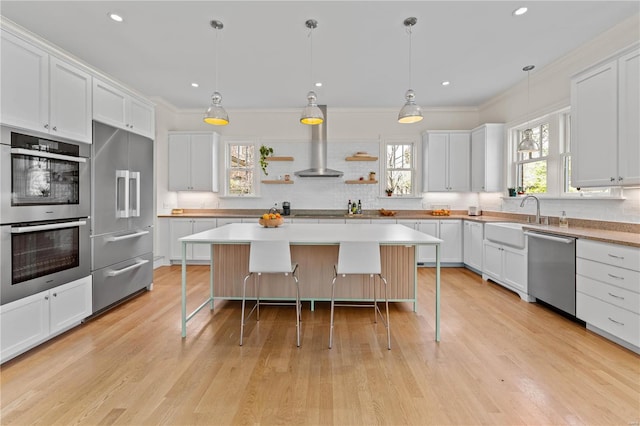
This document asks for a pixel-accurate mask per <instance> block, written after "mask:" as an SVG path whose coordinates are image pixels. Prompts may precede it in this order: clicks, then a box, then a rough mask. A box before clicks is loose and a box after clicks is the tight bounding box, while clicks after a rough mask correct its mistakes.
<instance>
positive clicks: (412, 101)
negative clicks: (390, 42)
mask: <svg viewBox="0 0 640 426" xmlns="http://www.w3.org/2000/svg"><path fill="white" fill-rule="evenodd" d="M417 22H418V19H417V18H414V17H411V18H407V19H405V20H404V26H405V27H407V32H408V33H409V87H411V28H412V27H413V26H414V25H415V24H416V23H417ZM404 97H405V98H406V99H407V102H406V103H405V104H404V106H403V107H402V109H401V110H400V113H399V114H398V123H403V124H410V123H417V122H418V121H420V120H422V118H423V117H422V109H421V108H420V105H417V104H416V95H415V92H414V91H413V89H411V88H410V89H409V90H407V92H406V93H405V95H404Z"/></svg>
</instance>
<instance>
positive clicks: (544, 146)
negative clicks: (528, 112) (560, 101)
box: [540, 123, 549, 157]
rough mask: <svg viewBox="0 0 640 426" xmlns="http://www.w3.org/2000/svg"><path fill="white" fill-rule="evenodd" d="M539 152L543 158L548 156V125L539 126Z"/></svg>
mask: <svg viewBox="0 0 640 426" xmlns="http://www.w3.org/2000/svg"><path fill="white" fill-rule="evenodd" d="M540 150H541V151H542V156H543V157H546V156H548V155H549V123H544V124H542V125H541V126H540Z"/></svg>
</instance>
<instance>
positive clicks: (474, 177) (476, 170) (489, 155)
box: [471, 123, 504, 192]
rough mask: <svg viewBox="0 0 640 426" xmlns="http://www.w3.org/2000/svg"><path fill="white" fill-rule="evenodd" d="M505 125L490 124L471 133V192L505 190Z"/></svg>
mask: <svg viewBox="0 0 640 426" xmlns="http://www.w3.org/2000/svg"><path fill="white" fill-rule="evenodd" d="M503 169H504V124H499V123H490V124H484V125H482V126H480V127H476V128H475V129H473V130H472V131H471V191H473V192H500V191H503V190H504V184H503Z"/></svg>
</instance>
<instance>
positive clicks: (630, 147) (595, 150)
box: [571, 45, 640, 187]
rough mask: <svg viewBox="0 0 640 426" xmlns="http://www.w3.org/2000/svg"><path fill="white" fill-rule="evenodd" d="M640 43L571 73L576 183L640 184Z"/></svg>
mask: <svg viewBox="0 0 640 426" xmlns="http://www.w3.org/2000/svg"><path fill="white" fill-rule="evenodd" d="M639 73H640V49H639V48H638V46H637V45H636V46H634V47H633V48H630V49H629V50H628V51H625V52H624V53H622V54H621V55H620V56H618V57H615V58H612V59H610V60H608V61H607V62H604V63H600V64H598V65H596V66H594V67H591V68H589V69H587V70H585V71H583V72H582V73H580V74H577V75H576V76H574V77H573V78H572V79H571V152H572V154H571V155H572V160H571V163H572V164H571V172H572V185H573V186H575V187H597V186H628V185H637V184H640V162H638V158H639V157H640V144H639V143H638V140H639V138H640V130H639V129H640V108H639V98H640V83H639V81H638V80H639V79H638V75H639Z"/></svg>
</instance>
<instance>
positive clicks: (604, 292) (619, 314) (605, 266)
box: [576, 239, 640, 353]
mask: <svg viewBox="0 0 640 426" xmlns="http://www.w3.org/2000/svg"><path fill="white" fill-rule="evenodd" d="M576 317H578V318H579V319H581V320H583V321H585V322H586V323H587V328H588V329H590V330H592V331H594V332H595V333H598V334H601V335H603V336H604V337H606V338H608V339H611V340H613V341H615V342H616V343H619V344H621V345H623V346H625V347H627V348H628V349H631V350H633V351H635V352H637V353H640V249H638V248H636V247H628V246H622V245H618V244H608V243H602V242H599V241H589V240H583V239H578V241H577V243H576Z"/></svg>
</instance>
